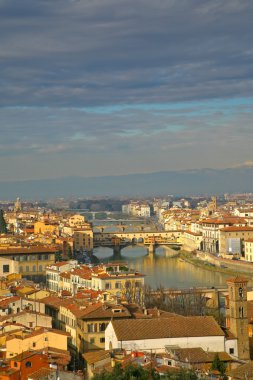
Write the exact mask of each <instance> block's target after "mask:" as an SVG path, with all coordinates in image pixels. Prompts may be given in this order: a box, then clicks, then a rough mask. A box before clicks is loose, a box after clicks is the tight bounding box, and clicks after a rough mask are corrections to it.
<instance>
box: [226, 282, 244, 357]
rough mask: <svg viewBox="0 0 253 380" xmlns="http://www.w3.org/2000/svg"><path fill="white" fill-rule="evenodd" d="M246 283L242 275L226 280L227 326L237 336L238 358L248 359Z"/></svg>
mask: <svg viewBox="0 0 253 380" xmlns="http://www.w3.org/2000/svg"><path fill="white" fill-rule="evenodd" d="M247 283H248V280H247V279H245V278H242V277H234V278H231V279H229V280H227V284H228V292H229V293H228V294H229V326H230V331H231V333H232V334H233V335H234V336H235V337H236V338H237V348H238V359H241V360H249V359H250V351H249V333H248V316H247Z"/></svg>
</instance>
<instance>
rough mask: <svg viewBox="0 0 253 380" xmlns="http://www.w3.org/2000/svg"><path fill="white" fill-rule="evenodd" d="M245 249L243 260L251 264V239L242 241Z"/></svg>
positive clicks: (252, 257)
mask: <svg viewBox="0 0 253 380" xmlns="http://www.w3.org/2000/svg"><path fill="white" fill-rule="evenodd" d="M244 247H245V257H244V258H245V260H247V261H250V262H253V239H248V240H245V241H244Z"/></svg>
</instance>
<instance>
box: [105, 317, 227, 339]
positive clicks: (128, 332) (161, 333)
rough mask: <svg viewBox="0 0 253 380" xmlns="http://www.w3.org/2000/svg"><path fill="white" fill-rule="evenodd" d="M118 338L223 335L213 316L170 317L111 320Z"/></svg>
mask: <svg viewBox="0 0 253 380" xmlns="http://www.w3.org/2000/svg"><path fill="white" fill-rule="evenodd" d="M111 323H112V326H113V328H114V331H115V334H116V336H117V339H118V340H120V341H121V340H140V339H159V338H179V337H201V336H224V332H223V331H222V329H221V328H220V326H219V325H218V323H217V322H216V321H215V319H214V318H213V317H182V316H176V317H170V318H162V319H128V320H121V321H117V320H113V321H112V322H111Z"/></svg>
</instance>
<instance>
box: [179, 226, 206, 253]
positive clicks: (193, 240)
mask: <svg viewBox="0 0 253 380" xmlns="http://www.w3.org/2000/svg"><path fill="white" fill-rule="evenodd" d="M182 241H183V248H184V249H186V250H187V251H195V250H202V248H203V236H202V234H200V233H196V232H192V231H184V234H183V237H182Z"/></svg>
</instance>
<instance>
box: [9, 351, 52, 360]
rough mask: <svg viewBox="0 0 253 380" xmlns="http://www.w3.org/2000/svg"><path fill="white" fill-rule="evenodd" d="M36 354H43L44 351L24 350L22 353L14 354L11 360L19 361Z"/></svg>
mask: <svg viewBox="0 0 253 380" xmlns="http://www.w3.org/2000/svg"><path fill="white" fill-rule="evenodd" d="M35 355H43V353H42V352H41V351H25V352H22V354H19V355H16V356H13V357H12V358H11V360H14V361H15V362H19V361H22V360H25V359H28V358H30V357H31V356H35ZM44 356H45V355H44Z"/></svg>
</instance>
